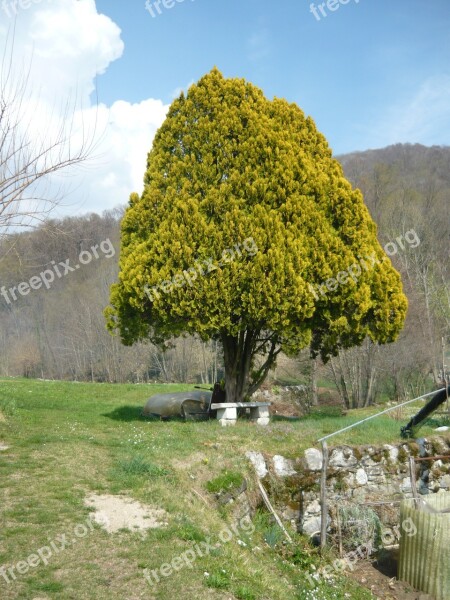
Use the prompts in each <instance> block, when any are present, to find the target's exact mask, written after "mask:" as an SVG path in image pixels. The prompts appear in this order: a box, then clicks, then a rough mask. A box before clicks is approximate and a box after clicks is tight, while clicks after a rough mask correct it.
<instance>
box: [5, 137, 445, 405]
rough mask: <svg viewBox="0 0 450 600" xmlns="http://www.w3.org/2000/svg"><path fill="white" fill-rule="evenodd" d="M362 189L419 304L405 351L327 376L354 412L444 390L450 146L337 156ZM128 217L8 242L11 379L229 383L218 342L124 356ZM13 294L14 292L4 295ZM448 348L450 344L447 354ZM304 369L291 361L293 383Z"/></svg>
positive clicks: (346, 362) (351, 356)
mask: <svg viewBox="0 0 450 600" xmlns="http://www.w3.org/2000/svg"><path fill="white" fill-rule="evenodd" d="M338 159H339V160H340V162H341V163H342V165H343V167H344V170H345V174H346V176H347V177H348V178H349V179H350V181H351V182H352V184H353V185H354V186H355V187H358V188H359V189H361V191H362V192H363V194H364V198H365V202H366V204H367V206H368V208H369V210H370V212H371V214H372V217H373V219H374V220H375V222H376V223H377V224H378V227H379V232H378V238H379V241H380V243H381V245H382V246H383V247H384V248H385V251H386V253H387V254H388V256H390V259H391V260H392V262H393V264H394V266H395V268H396V269H397V270H398V271H399V272H400V273H401V275H402V279H403V285H404V289H405V293H406V295H407V297H408V300H409V310H408V317H407V322H406V327H405V329H404V331H403V332H402V334H401V336H400V339H399V340H398V341H397V342H396V343H395V344H390V345H387V346H382V347H377V346H374V345H373V344H370V343H365V344H364V345H363V346H362V347H361V348H355V349H351V350H348V351H345V352H342V353H341V354H340V355H339V356H338V357H336V358H334V359H332V361H331V362H330V363H329V364H328V366H327V367H326V368H324V373H325V371H326V372H327V373H328V374H329V376H330V377H331V378H334V379H335V382H336V384H337V387H338V390H339V392H340V394H341V397H342V399H343V401H344V402H345V403H346V404H347V405H348V406H358V405H359V406H361V405H365V404H368V403H371V402H373V401H374V400H375V399H376V398H377V395H378V394H379V393H380V392H381V391H384V392H386V393H387V394H389V396H390V397H403V396H404V395H405V394H406V392H408V391H409V392H411V391H415V390H420V389H422V388H423V387H424V386H425V385H435V384H437V383H438V382H439V377H440V375H441V373H440V370H441V366H442V339H443V338H444V339H447V341H448V338H449V334H450V283H449V282H450V277H449V263H450V261H449V237H450V229H449V218H448V209H449V205H450V148H447V147H431V148H426V147H424V146H421V145H400V144H399V145H395V146H390V147H388V148H384V149H381V150H369V151H366V152H358V153H353V154H348V155H345V156H340V157H338ZM121 216H122V210H120V209H117V210H113V211H108V212H105V213H103V215H102V216H99V215H96V214H91V215H84V216H79V217H70V218H66V219H62V220H52V221H48V222H47V223H46V224H45V225H43V226H41V227H39V228H38V229H37V230H35V231H32V232H22V233H17V234H13V235H10V236H8V237H6V238H4V239H3V240H2V241H1V242H0V257H1V258H0V290H1V291H0V293H1V295H0V323H1V325H0V356H1V359H0V374H1V375H20V376H27V377H42V378H58V379H75V380H89V381H111V382H119V381H120V382H124V381H155V380H161V381H174V382H175V381H183V382H206V381H213V380H215V379H217V377H220V376H222V368H221V352H220V348H219V347H218V346H217V344H216V343H208V344H204V343H202V342H200V341H199V340H194V339H192V338H186V339H182V340H179V341H177V342H176V343H175V346H174V347H173V348H171V349H169V350H168V351H167V352H162V351H161V350H160V349H157V348H156V347H154V346H153V345H150V344H141V343H139V344H136V345H135V346H133V347H131V348H126V347H123V346H122V345H121V344H120V342H119V339H118V338H113V337H111V336H110V334H109V333H108V332H107V331H106V329H105V319H104V316H103V309H104V307H105V306H106V305H107V304H108V301H109V286H110V284H111V283H112V282H113V281H115V279H116V277H117V261H118V250H119V222H120V218H121ZM1 286H3V287H1ZM447 346H448V344H447ZM304 359H305V356H303V362H302V361H295V360H291V361H284V360H282V361H281V363H282V364H285V365H286V369H287V371H288V372H289V376H290V377H296V376H299V374H300V372H301V371H302V372H303V373H304V372H305V369H304V368H303V367H302V366H301V365H304Z"/></svg>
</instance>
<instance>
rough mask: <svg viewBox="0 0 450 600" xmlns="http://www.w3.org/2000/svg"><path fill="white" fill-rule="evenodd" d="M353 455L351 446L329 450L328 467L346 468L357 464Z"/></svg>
mask: <svg viewBox="0 0 450 600" xmlns="http://www.w3.org/2000/svg"><path fill="white" fill-rule="evenodd" d="M357 462H358V461H357V460H356V457H355V455H354V454H353V450H352V449H351V448H347V447H344V448H336V449H334V450H333V451H332V452H331V457H330V467H338V468H348V467H354V466H355V465H356V464H357Z"/></svg>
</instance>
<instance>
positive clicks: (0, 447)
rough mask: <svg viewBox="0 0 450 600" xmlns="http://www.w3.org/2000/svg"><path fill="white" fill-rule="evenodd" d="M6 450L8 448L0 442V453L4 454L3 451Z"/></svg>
mask: <svg viewBox="0 0 450 600" xmlns="http://www.w3.org/2000/svg"><path fill="white" fill-rule="evenodd" d="M8 449H9V446H7V445H6V444H3V443H2V442H0V452H4V451H5V450H8Z"/></svg>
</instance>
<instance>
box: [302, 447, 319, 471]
mask: <svg viewBox="0 0 450 600" xmlns="http://www.w3.org/2000/svg"><path fill="white" fill-rule="evenodd" d="M305 461H306V468H307V469H309V470H310V471H320V470H321V469H322V463H323V454H322V452H321V451H320V450H318V449H317V448H308V449H307V450H305Z"/></svg>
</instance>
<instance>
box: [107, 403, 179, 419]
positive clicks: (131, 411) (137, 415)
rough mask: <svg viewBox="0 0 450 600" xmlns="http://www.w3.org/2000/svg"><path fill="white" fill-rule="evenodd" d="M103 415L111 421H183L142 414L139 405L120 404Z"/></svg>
mask: <svg viewBox="0 0 450 600" xmlns="http://www.w3.org/2000/svg"><path fill="white" fill-rule="evenodd" d="M102 416H103V417H108V419H112V420H113V421H123V422H128V423H129V422H131V421H169V420H170V421H180V422H183V423H184V420H183V419H182V418H181V417H170V419H168V418H166V417H163V418H161V417H158V416H156V415H155V416H153V415H151V416H144V415H143V414H142V407H141V406H120V407H119V408H115V409H114V410H113V411H111V412H109V413H103V415H102Z"/></svg>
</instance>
